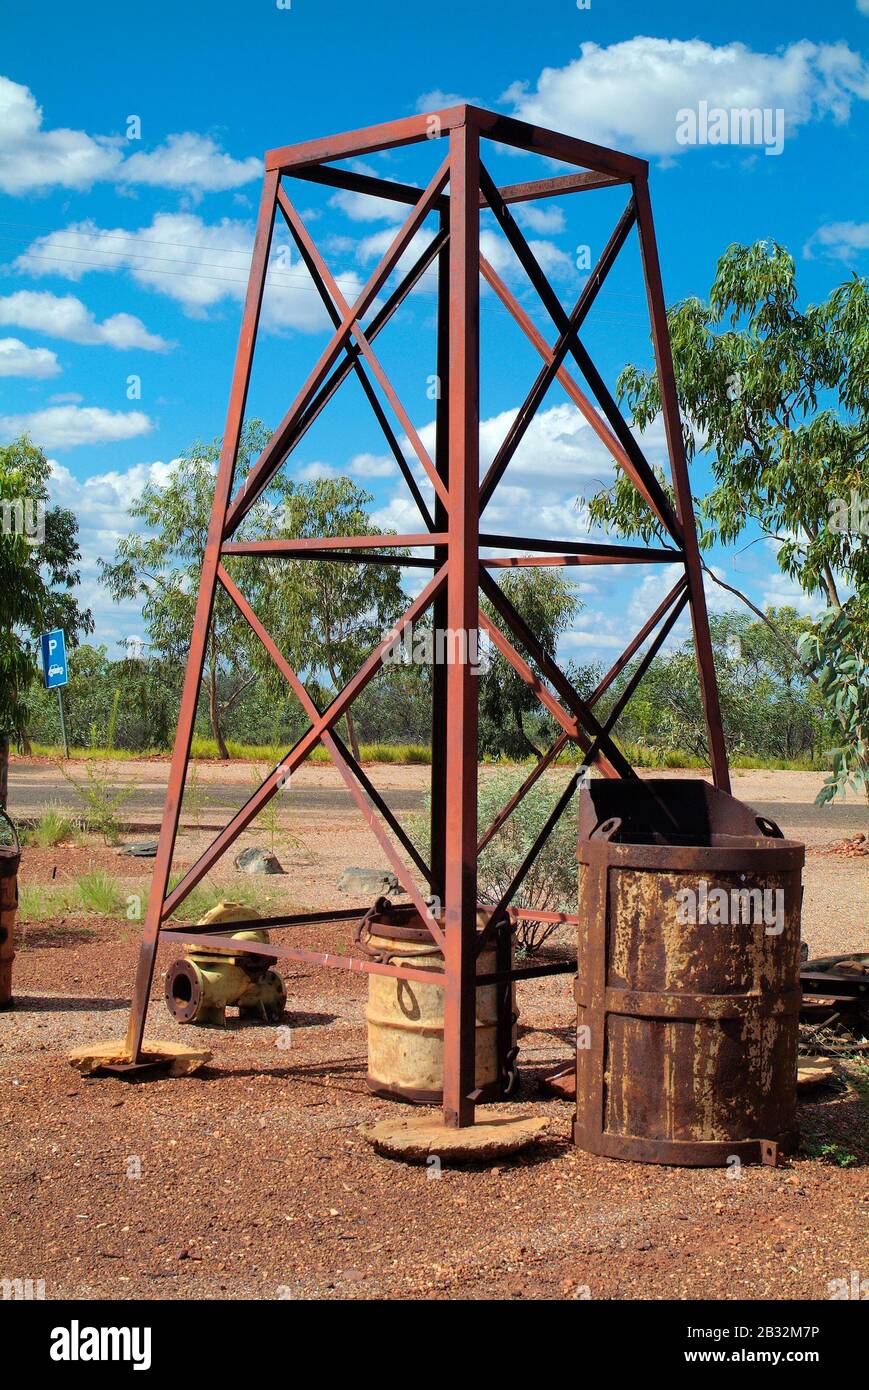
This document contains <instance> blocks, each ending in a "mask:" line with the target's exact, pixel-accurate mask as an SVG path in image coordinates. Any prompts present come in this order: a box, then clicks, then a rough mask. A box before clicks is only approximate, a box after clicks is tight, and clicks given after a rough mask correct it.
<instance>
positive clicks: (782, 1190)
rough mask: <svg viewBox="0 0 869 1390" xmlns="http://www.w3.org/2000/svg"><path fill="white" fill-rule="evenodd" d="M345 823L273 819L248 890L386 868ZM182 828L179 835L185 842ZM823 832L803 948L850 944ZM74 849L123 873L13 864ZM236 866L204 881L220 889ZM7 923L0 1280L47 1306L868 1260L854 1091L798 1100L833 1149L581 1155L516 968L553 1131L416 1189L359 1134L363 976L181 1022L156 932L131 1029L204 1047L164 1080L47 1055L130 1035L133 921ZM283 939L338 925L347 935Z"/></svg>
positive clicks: (594, 1292)
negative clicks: (692, 1161) (8, 1007)
mask: <svg viewBox="0 0 869 1390" xmlns="http://www.w3.org/2000/svg"><path fill="white" fill-rule="evenodd" d="M316 771H317V773H318V775H319V774H320V770H319V769H317V770H316ZM324 771H325V770H324ZM419 771H420V770H419V769H389V770H388V773H389V774H393V773H401V774H402V775H403V776H406V775H407V774H409V773H414V774H416V773H418V772H419ZM756 775H757V774H755V776H756ZM763 776H767V775H766V774H763ZM771 776H772V777H773V778H777V779H783V778H784V779H787V778H788V777H792V778H802V777H804V776H808V775H807V774H772V775H771ZM817 780H818V779H815V781H817ZM763 790H764V791H766V792H767V795H765V796H764V797H763V798H762V799H763V800H764V801H765V802H769V801H772V800H775V799H776V796H775V795H773V793H774V792H777V793H778V794H779V799H780V801H781V806H782V815H781V821H782V824H783V827H784V828H785V829H786V830H787V829H788V820H789V818H792V819H794V820H796V819H797V818H798V813H797V812H792V811H791V810H789V808H790V807H794V806H799V805H801V804H803V803H804V802H808V801H809V800H810V796H809V792H810V787H808V786H805V785H803V784H800V785H796V784H795V783H792V784H791V785H788V783H787V780H785V781H784V782H782V781H781V780H779V781H778V782H774V783H770V785H769V786H765V787H764V788H763ZM737 793H738V794H739V795H743V796H745V799H749V796H748V795H746V792H745V791H744V790H743V788H742V787H741V786H738V787H737ZM788 794H790V795H788ZM757 799H758V800H760V799H761V798H759V797H758V798H757ZM351 825H353V826H354V827H355V825H356V822H354V821H351V818H350V817H349V816H348V817H347V818H346V819H345V818H344V817H342V816H339V817H337V819H336V817H335V816H334V815H332V816H331V817H326V816H323V817H320V816H317V815H313V816H306V817H304V818H303V823H301V821H300V823H299V824H297V825H295V826H294V827H293V828H292V829H293V834H294V836H295V840H294V842H293V843H292V845H288V847H287V848H286V850H281V849H279V854H280V856H281V858H282V859H283V860H284V861H285V863H286V867H287V868H288V870H289V872H288V874H287V876H286V878H283V879H275V880H272V882H271V883H269V885H268V886H269V890H270V891H271V890H272V884H274V891H275V892H276V893H279V894H282V895H283V899H284V901H285V903H286V906H287V908H288V909H290V910H292V909H303V908H305V907H314V906H322V905H325V904H326V903H327V902H328V903H332V904H334V903H335V901H336V896H335V893H334V888H333V887H331V886H329V885H330V884H333V883H334V880H335V877H336V875H337V872H340V869H341V868H343V867H345V866H346V865H347V864H350V863H361V864H377V863H380V862H381V860H380V857H379V855H377V854H376V852H375V849H373V848H372V845H373V841H372V840H371V839H370V837H369V835H368V833H367V832H366V831H360V830H358V829H355V828H354V829H352V830H351ZM200 834H202V832H194V831H191V832H190V833H189V834H187V835H185V836H184V837H183V839H182V842H181V845H182V856H181V857H182V859H187V860H189V859H190V858H192V857H194V855H195V853H196V852H197V850H198V848H199V846H200ZM204 838H207V836H204V835H203V839H204ZM833 838H836V837H835V836H832V835H826V836H824V835H820V836H819V837H818V839H817V841H816V848H811V849H810V852H809V858H808V862H807V869H806V900H805V910H804V934H805V935H806V937H807V938H808V940H809V943H810V948H811V951H812V953H813V954H824V953H827V952H828V951H833V950H837V949H838V950H848V949H858V948H860V947H862V948H863V949H866V947H867V944H869V940H867V938H869V933H867V921H869V913H867V910H866V909H867V906H869V859H867V858H861V859H854V858H842V857H838V856H835V855H829V854H825V853H822V852H821V851H822V847H823V845H824V844H825V843H828V842H829V841H830V840H831V839H833ZM88 856H91V859H92V867H99V868H107V869H109V871H111V872H117V873H122V872H123V873H124V874H125V875H129V876H130V877H129V880H125V883H126V882H129V884H130V885H132V883H133V882H134V880H135V876H136V875H140V876H141V875H142V874H143V866H142V865H141V864H135V862H133V863H132V864H131V861H127V860H122V859H121V858H120V857H119V856H117V854H116V852H115V851H110V850H105V849H102V848H98V847H77V848H75V849H62V850H60V851H26V852H25V858H24V862H23V866H22V879H23V880H24V881H28V882H30V883H37V882H40V881H46V880H48V879H49V878H50V877H51V873H52V869H56V870H57V876H58V877H61V876H62V875H70V874H74V873H76V872H81V871H83V868H84V865H85V862H86V861H87V858H88ZM315 866H316V867H315ZM232 881H233V875H232V871H229V872H228V873H227V874H226V875H224V877H223V878H221V879H220V880H219V881H217V882H215V884H214V885H213V886H214V887H215V890H216V895H217V896H219V895H220V893H222V892H224V891H225V892H227V893H228V892H229V891H230V890H231V886H232ZM236 881H237V878H236ZM247 882H248V883H249V882H250V881H249V880H247ZM259 882H261V883H262V882H267V881H264V880H259ZM218 890H219V891H218ZM23 925H24V927H25V928H26V934H25V940H24V949H23V950H21V951H20V953H19V955H18V958H17V960H16V962H15V992H16V997H17V1001H18V1006H17V1008H16V1009H15V1010H14V1011H12V1012H9V1013H5V1014H0V1185H2V1191H3V1192H4V1217H5V1219H4V1221H3V1223H2V1228H0V1277H8V1278H16V1277H17V1278H33V1279H45V1281H46V1295H47V1297H49V1298H53V1297H72V1298H117V1297H121V1298H123V1297H145V1298H158V1299H160V1298H172V1299H194V1298H207V1297H218V1298H261V1297H270V1298H274V1297H292V1298H310V1297H327V1298H342V1299H343V1298H390V1297H395V1298H402V1299H404V1298H419V1297H420V1296H423V1297H429V1298H432V1297H433V1298H452V1297H470V1298H490V1297H493V1296H494V1297H505V1298H516V1299H520V1298H522V1299H524V1298H541V1299H552V1298H563V1297H568V1298H570V1297H584V1296H586V1290H587V1291H588V1294H590V1296H591V1297H593V1298H616V1299H618V1298H629V1297H632V1298H646V1299H660V1298H697V1297H700V1298H724V1299H738V1298H745V1297H756V1298H766V1299H777V1298H784V1297H797V1298H806V1299H825V1298H827V1297H828V1296H829V1289H828V1282H829V1281H830V1280H832V1279H835V1278H841V1277H848V1276H849V1274H850V1271H851V1270H855V1269H856V1270H858V1271H861V1270H862V1271H863V1272H864V1276H865V1271H866V1269H867V1267H869V1239H867V1234H866V1231H867V1217H869V1191H867V1184H866V1167H865V1165H866V1163H867V1161H869V1120H867V1112H866V1105H865V1102H863V1101H861V1099H860V1096H859V1094H858V1093H857V1091H856V1090H854V1089H851V1088H846V1087H845V1086H844V1085H841V1086H840V1087H839V1088H838V1089H835V1090H831V1091H828V1092H825V1093H823V1094H820V1093H817V1094H816V1095H815V1096H814V1097H813V1099H812V1101H811V1103H804V1104H802V1105H801V1107H800V1110H801V1125H802V1128H803V1132H804V1134H805V1135H806V1136H807V1137H808V1139H809V1141H810V1151H811V1152H813V1153H817V1152H818V1151H819V1149H820V1147H821V1146H822V1145H826V1146H827V1147H828V1157H827V1158H826V1159H821V1158H809V1157H807V1156H800V1157H798V1158H796V1159H794V1160H793V1161H792V1163H791V1164H790V1165H789V1166H788V1167H785V1168H782V1169H777V1170H773V1169H767V1168H760V1167H758V1168H752V1167H744V1168H743V1169H742V1172H741V1176H740V1177H739V1179H738V1180H735V1179H733V1178H729V1177H728V1176H727V1174H726V1172H725V1171H722V1170H714V1169H713V1170H689V1169H683V1170H678V1169H670V1168H656V1167H649V1166H645V1165H639V1164H629V1163H616V1162H610V1161H607V1160H605V1159H598V1158H595V1157H592V1156H590V1155H587V1154H584V1153H581V1152H578V1151H576V1150H574V1149H573V1148H572V1146H571V1144H570V1142H569V1133H570V1118H571V1112H572V1107H571V1106H570V1105H569V1104H568V1103H565V1102H563V1101H557V1100H550V1101H543V1100H541V1099H540V1097H539V1092H538V1090H537V1081H538V1080H539V1077H540V1075H541V1074H542V1073H543V1072H544V1071H545V1070H547V1069H548V1068H550V1067H552V1066H554V1065H556V1064H557V1063H558V1062H560V1061H561V1060H563V1059H565V1058H567V1057H569V1056H570V1051H571V1041H570V1030H571V1022H572V1007H571V1001H570V997H569V982H568V980H567V979H565V978H563V977H557V978H552V979H550V980H548V981H532V982H528V983H526V984H523V985H522V986H520V994H519V1004H520V1008H521V1011H522V1024H523V1028H524V1032H523V1036H522V1038H521V1058H522V1092H521V1095H520V1097H519V1103H520V1105H521V1107H522V1109H523V1110H524V1111H526V1112H527V1113H535V1114H543V1115H546V1116H548V1117H549V1119H550V1132H549V1136H548V1138H547V1139H546V1140H545V1141H544V1142H543V1143H542V1144H541V1145H540V1146H539V1147H538V1148H536V1149H535V1150H533V1151H532V1152H530V1153H529V1154H528V1155H526V1156H524V1157H522V1158H520V1159H518V1160H513V1161H511V1162H510V1163H509V1164H507V1163H505V1164H503V1165H500V1166H497V1167H494V1168H484V1169H482V1170H444V1171H443V1173H442V1175H441V1176H440V1178H439V1179H438V1180H437V1181H434V1180H432V1179H431V1178H430V1177H429V1175H428V1170H427V1169H425V1168H418V1167H409V1166H405V1165H402V1164H399V1163H394V1162H391V1161H390V1160H388V1159H384V1158H379V1157H377V1156H375V1155H374V1154H373V1152H372V1151H371V1150H370V1149H369V1148H368V1146H367V1145H366V1144H365V1143H364V1142H363V1140H362V1139H361V1138H360V1137H359V1135H358V1133H357V1127H358V1126H359V1125H360V1124H363V1123H370V1122H372V1121H374V1120H376V1119H378V1118H381V1117H384V1116H386V1115H390V1114H394V1113H395V1107H394V1105H392V1104H391V1103H390V1102H388V1101H383V1100H378V1099H376V1098H373V1097H371V1096H370V1095H369V1094H368V1092H367V1089H366V1086H365V1030H364V1015H363V1008H364V1000H365V993H366V984H365V981H364V980H363V979H362V978H360V977H353V976H350V975H347V974H345V973H344V972H338V971H327V970H324V971H316V970H308V969H307V968H302V967H298V968H295V967H290V968H288V969H286V970H285V972H284V973H285V977H286V980H287V991H288V1015H287V1018H286V1020H285V1023H286V1024H288V1025H289V1028H290V1031H289V1033H288V1032H287V1031H286V1029H285V1028H284V1029H282V1030H276V1029H275V1028H274V1027H267V1026H262V1025H250V1024H245V1025H242V1024H240V1023H239V1022H238V1021H237V1020H234V1019H231V1020H230V1024H229V1026H228V1027H227V1028H226V1029H225V1030H223V1029H218V1030H207V1031H205V1030H198V1029H197V1030H192V1029H185V1028H183V1027H180V1026H179V1025H176V1024H175V1023H174V1022H173V1021H172V1020H171V1019H170V1017H169V1015H168V1013H167V1011H166V1009H165V1006H164V1004H163V1002H162V997H161V996H162V979H161V978H160V975H161V972H162V971H163V970H165V968H166V964H167V963H168V961H169V960H170V959H171V953H172V950H173V948H171V947H167V948H165V949H164V950H163V952H162V953H161V957H160V963H159V969H158V978H157V979H156V980H155V987H154V997H153V1002H152V1005H151V1012H150V1015H149V1028H148V1033H149V1035H150V1036H152V1037H162V1038H173V1039H176V1040H178V1041H188V1042H189V1041H195V1042H197V1043H204V1044H205V1045H206V1046H208V1047H209V1048H211V1049H212V1050H213V1053H214V1057H213V1060H212V1063H211V1064H210V1066H209V1067H208V1068H206V1069H205V1070H203V1071H202V1072H201V1073H199V1074H197V1075H196V1076H193V1077H188V1078H184V1079H179V1080H169V1079H158V1078H154V1079H150V1080H147V1081H139V1082H136V1083H130V1082H124V1081H121V1080H118V1079H113V1078H103V1079H91V1080H84V1079H82V1078H81V1077H79V1076H78V1074H77V1073H75V1072H74V1071H73V1070H72V1069H71V1068H70V1067H69V1066H68V1064H67V1063H66V1061H65V1057H64V1054H65V1053H66V1051H67V1050H68V1049H69V1048H71V1047H73V1046H75V1045H77V1044H81V1043H87V1042H91V1041H97V1040H100V1039H108V1038H115V1037H119V1036H121V1035H122V1034H123V1031H124V1028H125V1024H126V1014H127V1008H128V998H129V988H130V984H131V981H132V978H133V972H134V968H135V960H136V949H137V940H136V930H135V928H131V925H130V923H128V922H124V921H118V922H109V921H105V920H104V919H91V920H90V921H86V920H85V919H73V918H65V919H63V920H60V921H55V922H51V923H28V924H23ZM299 940H300V944H304V945H310V946H312V947H316V948H318V949H326V948H330V949H331V948H333V947H334V948H335V949H338V948H339V947H345V948H346V944H347V942H346V940H345V929H342V928H317V929H310V930H309V931H308V932H307V933H304V934H302V935H301V936H300V938H299ZM568 941H569V937H567V936H566V937H565V944H567V942H568ZM287 1043H289V1046H286V1045H285V1044H287ZM481 1113H484V1110H483V1111H481ZM831 1158H832V1159H836V1158H837V1159H838V1160H839V1163H841V1162H845V1163H847V1166H838V1163H837V1162H835V1161H830V1159H831ZM137 1173H140V1174H141V1175H140V1176H136V1174H137Z"/></svg>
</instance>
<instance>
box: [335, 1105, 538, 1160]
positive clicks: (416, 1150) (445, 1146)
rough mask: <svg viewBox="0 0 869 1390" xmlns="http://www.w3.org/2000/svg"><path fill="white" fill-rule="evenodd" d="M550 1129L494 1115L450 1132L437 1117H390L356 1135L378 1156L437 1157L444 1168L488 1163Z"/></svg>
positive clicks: (532, 1120)
mask: <svg viewBox="0 0 869 1390" xmlns="http://www.w3.org/2000/svg"><path fill="white" fill-rule="evenodd" d="M548 1128H549V1121H548V1120H547V1119H545V1118H542V1117H541V1116H538V1115H526V1116H522V1115H497V1116H492V1117H491V1118H489V1117H488V1116H487V1117H486V1118H485V1119H483V1120H478V1121H477V1122H476V1123H475V1124H473V1125H467V1126H465V1127H464V1128H463V1129H451V1128H450V1127H449V1126H447V1125H445V1124H444V1123H443V1121H442V1119H441V1118H440V1117H439V1116H432V1115H411V1116H408V1117H399V1116H396V1117H395V1118H392V1117H390V1118H389V1119H387V1120H380V1121H379V1122H378V1123H377V1124H376V1125H362V1126H360V1129H359V1133H360V1134H361V1135H362V1137H363V1139H365V1140H367V1142H368V1143H369V1144H371V1145H372V1146H373V1147H374V1149H375V1150H376V1152H377V1153H379V1154H384V1155H385V1156H386V1157H388V1158H402V1159H404V1160H405V1162H407V1163H424V1162H426V1160H428V1159H431V1158H437V1159H439V1160H440V1162H441V1163H443V1164H444V1165H447V1166H449V1165H450V1164H459V1163H488V1162H491V1160H492V1159H495V1158H505V1157H506V1156H508V1155H509V1154H514V1153H519V1151H520V1150H521V1149H524V1148H527V1147H528V1145H529V1144H531V1143H533V1142H534V1140H535V1139H539V1138H540V1137H541V1136H542V1135H543V1134H545V1133H546V1130H547V1129H548Z"/></svg>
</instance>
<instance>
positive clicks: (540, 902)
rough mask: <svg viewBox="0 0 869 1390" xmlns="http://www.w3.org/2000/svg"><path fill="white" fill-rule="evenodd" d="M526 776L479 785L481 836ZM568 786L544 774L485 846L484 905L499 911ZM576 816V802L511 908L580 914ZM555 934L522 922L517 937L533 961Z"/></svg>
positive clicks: (503, 774)
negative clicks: (534, 955) (518, 871)
mask: <svg viewBox="0 0 869 1390" xmlns="http://www.w3.org/2000/svg"><path fill="white" fill-rule="evenodd" d="M525 775H526V774H525V773H524V772H519V773H517V772H515V771H509V772H508V771H507V770H506V769H505V770H503V771H501V770H499V771H497V772H495V773H493V774H492V775H491V776H489V777H484V778H482V779H481V782H480V790H479V795H478V800H477V819H478V824H479V830H480V834H482V833H483V832H484V831H485V830H488V828H489V826H490V825H491V824H492V822H493V821H494V819H495V817H496V816H497V815H498V813H499V812H500V811H501V809H502V808H503V807H504V806H505V805H506V803H507V802H508V801H509V800H510V797H511V796H513V794H514V793H515V792H516V791H517V790H518V788H519V787H520V786H521V785H522V782H523V781H524V780H525ZM564 781H565V779H564V776H563V775H561V776H559V775H557V774H556V775H552V774H546V773H544V775H543V776H542V777H541V778H540V779H539V780H538V781H537V782H536V783H535V784H534V786H533V787H532V788H531V789H530V791H528V792H527V793H526V794H525V796H524V797H523V798H522V800H521V801H520V802H519V805H518V806H517V807H516V810H515V811H514V812H513V814H512V815H511V816H510V818H509V820H507V821H506V823H505V824H504V825H503V826H502V827H501V829H500V830H499V831H498V832H497V834H496V835H494V836H493V837H492V839H491V840H490V841H489V843H488V844H487V845H486V847H485V849H484V850H483V853H482V854H481V855H480V859H479V865H478V878H477V883H478V896H479V899H480V902H482V903H491V904H492V905H495V904H496V903H498V902H499V901H500V899H501V896H502V894H503V893H504V891H505V889H506V888H507V887H508V886H509V884H510V883H511V881H512V879H513V877H514V875H515V873H516V871H517V869H518V868H519V866H520V865H521V863H522V861H523V860H524V858H525V855H526V854H527V853H528V851H529V849H530V848H531V846H532V845H533V843H534V841H535V839H536V838H537V836H538V835H539V833H540V831H541V830H542V829H543V826H544V824H545V823H546V819H547V817H548V816H549V814H550V813H551V811H552V807H553V805H554V804H555V802H556V800H557V799H558V796H559V795H560V794H561V791H562V790H563V788H564ZM576 816H577V801H576V797H574V799H573V800H572V801H571V802H570V803H569V805H568V807H567V809H566V810H565V812H564V814H563V815H562V816H561V818H560V820H559V821H558V822H557V823H556V825H555V828H554V829H553V831H552V834H551V835H550V836H549V838H548V840H547V841H546V842H545V844H544V846H543V848H542V849H541V851H540V853H539V854H538V856H537V858H536V859H535V861H534V863H533V864H532V866H531V868H530V869H529V871H528V873H527V875H526V876H525V878H524V880H523V882H522V884H521V886H520V888H519V891H518V892H517V893H516V896H515V897H514V898H513V902H512V906H514V907H527V908H534V909H536V910H537V911H541V912H575V911H576V903H577V894H578V877H577V861H576V835H577V825H576ZM554 930H555V926H554V925H551V924H548V923H541V922H530V921H525V922H520V923H519V927H518V931H517V936H518V941H519V945H520V947H521V948H522V949H523V950H524V951H525V952H526V953H527V954H528V955H533V954H534V953H535V952H536V951H538V950H539V949H540V947H541V946H542V945H543V942H544V941H545V940H546V938H547V937H548V936H550V935H551V933H552V932H553V931H554Z"/></svg>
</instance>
